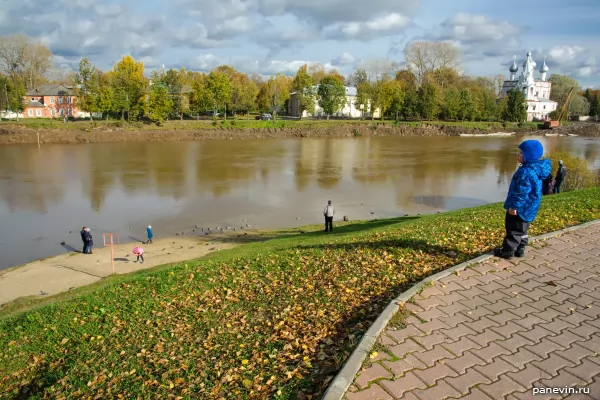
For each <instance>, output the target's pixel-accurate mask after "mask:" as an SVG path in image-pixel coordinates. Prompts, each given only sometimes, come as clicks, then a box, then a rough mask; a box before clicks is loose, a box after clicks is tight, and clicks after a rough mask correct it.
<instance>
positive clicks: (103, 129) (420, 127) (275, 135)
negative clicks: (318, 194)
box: [0, 121, 600, 145]
mask: <svg viewBox="0 0 600 400" xmlns="http://www.w3.org/2000/svg"><path fill="white" fill-rule="evenodd" d="M280 122H281V125H279V126H278V125H277V123H274V124H273V127H252V126H249V127H236V126H220V127H219V126H218V127H210V126H208V124H204V126H202V122H199V123H197V124H195V125H193V124H192V125H190V124H189V123H184V125H177V122H174V123H173V124H171V125H169V124H167V125H165V126H163V127H148V128H146V127H144V126H143V125H142V124H140V125H139V127H137V126H133V127H131V126H129V127H126V128H122V127H116V126H111V125H109V124H104V125H98V126H95V127H92V126H93V125H89V124H87V123H86V122H76V123H74V124H82V125H80V126H81V128H79V127H78V126H74V125H71V126H70V127H69V129H64V128H59V127H57V126H56V124H55V125H49V126H47V127H40V128H36V127H35V125H31V126H28V125H27V124H8V123H5V124H2V125H0V144H7V145H8V144H37V143H38V139H39V143H40V144H76V143H118V142H143V141H194V140H239V139H282V138H290V139H293V138H324V137H327V138H343V137H357V136H460V135H465V136H469V135H476V136H485V135H494V134H496V135H497V134H502V133H514V134H516V135H545V134H551V135H564V136H568V135H571V136H573V135H576V136H584V137H600V124H597V123H573V124H570V125H564V126H560V127H558V128H555V129H553V130H544V129H537V128H536V127H535V125H532V124H525V125H523V126H522V127H518V126H517V125H511V126H507V127H506V128H504V127H502V125H501V124H498V123H490V124H489V125H486V124H485V123H481V124H477V125H473V124H470V123H465V124H464V125H461V124H460V123H452V124H450V123H441V122H431V123H428V122H423V123H400V124H398V125H394V124H391V123H389V121H388V122H381V121H361V122H342V121H340V122H339V123H337V121H322V122H314V123H313V122H310V123H306V124H303V123H301V122H291V123H290V122H289V121H280ZM83 124H87V125H89V126H90V127H89V128H86V127H85V126H87V125H83ZM294 125H296V126H294Z"/></svg>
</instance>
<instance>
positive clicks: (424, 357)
mask: <svg viewBox="0 0 600 400" xmlns="http://www.w3.org/2000/svg"><path fill="white" fill-rule="evenodd" d="M414 354H415V357H417V358H418V359H419V360H421V361H422V362H423V363H425V364H426V365H427V366H428V367H432V366H433V365H434V364H435V363H436V362H438V361H440V360H443V359H445V358H454V355H453V354H452V353H450V352H449V351H448V350H446V349H444V348H443V347H442V346H440V345H437V346H434V347H433V349H431V350H427V351H424V352H421V353H414Z"/></svg>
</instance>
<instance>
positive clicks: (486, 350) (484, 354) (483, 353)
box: [471, 342, 511, 363]
mask: <svg viewBox="0 0 600 400" xmlns="http://www.w3.org/2000/svg"><path fill="white" fill-rule="evenodd" d="M471 353H473V354H475V355H476V356H477V357H479V358H481V359H482V360H484V361H485V362H486V363H491V362H493V361H494V358H496V357H499V356H501V355H509V354H511V352H510V351H508V350H507V349H505V348H504V347H502V346H499V345H498V344H496V343H495V342H492V343H490V344H489V345H487V346H486V347H483V348H481V349H479V350H471Z"/></svg>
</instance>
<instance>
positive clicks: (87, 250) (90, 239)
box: [83, 228, 94, 254]
mask: <svg viewBox="0 0 600 400" xmlns="http://www.w3.org/2000/svg"><path fill="white" fill-rule="evenodd" d="M83 232H84V233H83V238H84V241H85V243H86V245H87V246H86V247H84V248H83V253H84V254H93V253H92V246H94V237H93V236H92V233H91V232H90V228H85V229H84V231H83Z"/></svg>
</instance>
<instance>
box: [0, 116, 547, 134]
mask: <svg viewBox="0 0 600 400" xmlns="http://www.w3.org/2000/svg"><path fill="white" fill-rule="evenodd" d="M374 123H376V124H386V125H392V124H394V121H391V120H384V121H381V120H373V121H372V120H365V121H360V120H313V119H302V120H275V121H256V120H254V119H250V120H246V119H243V118H240V119H238V120H235V121H234V120H232V119H228V120H227V121H224V120H219V121H218V122H217V124H216V125H213V123H212V121H210V120H200V121H190V120H185V121H178V120H174V121H166V122H165V123H164V125H163V126H160V127H159V126H156V125H155V124H143V123H141V122H136V123H122V122H120V121H114V120H113V121H101V120H100V121H93V122H91V121H76V122H70V123H67V124H65V123H63V122H62V121H55V120H44V119H24V120H21V121H19V123H16V122H15V121H5V122H0V127H2V125H18V126H24V127H28V128H31V129H62V130H86V129H94V128H103V127H106V128H110V127H123V129H125V130H140V129H143V130H194V129H219V128H239V129H245V128H246V129H252V128H255V129H258V128H262V129H265V128H293V127H301V128H315V129H319V128H327V127H331V126H336V125H342V124H343V125H347V124H374ZM399 124H400V125H410V126H419V125H421V124H430V125H439V126H460V127H465V128H475V129H482V130H490V131H500V130H515V129H517V124H508V125H507V126H506V127H505V128H503V126H502V123H500V122H471V121H464V122H447V121H423V122H420V121H419V122H417V121H402V122H399ZM523 126H524V128H523V129H527V128H531V129H537V123H525V124H523Z"/></svg>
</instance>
